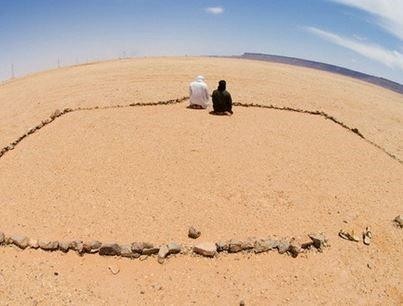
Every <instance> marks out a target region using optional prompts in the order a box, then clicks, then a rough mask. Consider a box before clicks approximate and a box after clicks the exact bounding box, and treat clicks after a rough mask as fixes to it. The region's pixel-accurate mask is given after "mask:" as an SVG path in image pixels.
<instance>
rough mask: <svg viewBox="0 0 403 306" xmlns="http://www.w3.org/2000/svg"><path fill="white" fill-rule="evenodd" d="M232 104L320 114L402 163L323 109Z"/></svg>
mask: <svg viewBox="0 0 403 306" xmlns="http://www.w3.org/2000/svg"><path fill="white" fill-rule="evenodd" d="M233 105H234V106H241V107H258V108H268V109H274V110H281V111H288V112H295V113H303V114H309V115H314V116H321V117H323V118H325V119H328V120H331V121H332V122H334V123H336V124H338V125H340V126H341V127H343V128H344V129H346V130H349V131H350V132H353V133H354V134H356V135H358V136H359V137H360V138H362V139H363V140H365V141H366V142H367V143H369V144H371V145H373V146H374V147H376V148H377V149H379V150H381V151H382V152H383V153H385V154H387V155H388V156H389V157H391V158H393V159H394V160H396V161H398V162H399V163H400V164H403V161H402V160H400V159H399V158H398V157H397V156H396V155H394V154H392V153H390V152H388V151H386V150H385V149H384V148H382V147H381V146H380V145H378V144H376V143H374V142H373V141H371V140H369V139H367V138H365V137H364V135H363V134H361V132H360V131H359V130H358V129H357V128H351V127H349V126H348V125H346V124H345V123H343V122H341V121H340V120H337V119H336V118H335V117H333V116H331V115H329V114H327V113H325V112H323V111H311V110H304V109H300V108H293V107H288V106H275V105H272V104H270V105H262V104H256V103H242V102H234V103H233Z"/></svg>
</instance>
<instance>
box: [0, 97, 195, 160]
mask: <svg viewBox="0 0 403 306" xmlns="http://www.w3.org/2000/svg"><path fill="white" fill-rule="evenodd" d="M187 99H189V97H182V98H179V99H173V100H167V101H159V102H149V103H131V104H128V105H112V106H94V107H78V108H65V109H63V110H62V111H60V110H56V111H55V112H53V113H52V114H51V115H50V117H49V118H47V119H45V120H42V121H41V123H39V124H38V125H37V126H35V127H33V128H31V129H30V130H28V132H26V133H25V134H23V135H22V136H20V137H19V138H17V139H16V140H14V141H13V142H12V143H10V144H9V145H8V146H6V147H4V148H2V149H1V150H0V158H1V157H2V156H3V155H4V154H6V153H7V152H9V151H11V150H14V148H15V147H16V146H17V145H18V144H19V143H20V142H21V141H22V140H24V139H25V138H26V137H28V136H29V135H32V134H34V133H36V132H38V131H39V130H40V129H42V128H43V127H45V126H47V125H48V124H50V123H52V122H53V121H55V120H56V119H57V118H59V117H62V116H64V115H66V114H68V113H72V112H77V111H90V110H103V109H115V108H127V107H136V106H157V105H171V104H178V103H182V102H184V101H186V100H187Z"/></svg>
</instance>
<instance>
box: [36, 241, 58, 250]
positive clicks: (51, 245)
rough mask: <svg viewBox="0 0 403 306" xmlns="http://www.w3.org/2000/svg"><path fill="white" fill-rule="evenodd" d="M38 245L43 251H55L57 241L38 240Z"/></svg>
mask: <svg viewBox="0 0 403 306" xmlns="http://www.w3.org/2000/svg"><path fill="white" fill-rule="evenodd" d="M38 244H39V247H40V248H41V249H42V250H45V251H55V250H57V249H58V247H59V242H58V241H48V240H39V241H38Z"/></svg>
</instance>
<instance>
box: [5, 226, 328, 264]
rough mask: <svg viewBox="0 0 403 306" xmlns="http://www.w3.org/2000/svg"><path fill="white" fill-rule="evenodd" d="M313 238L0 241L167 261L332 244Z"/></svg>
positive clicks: (292, 250) (285, 251) (289, 252)
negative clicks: (191, 241)
mask: <svg viewBox="0 0 403 306" xmlns="http://www.w3.org/2000/svg"><path fill="white" fill-rule="evenodd" d="M308 237H309V241H306V242H303V243H301V242H299V241H297V240H296V239H294V238H291V239H285V238H284V239H273V238H263V239H254V238H249V239H247V240H234V239H232V240H229V241H220V242H202V243H198V244H196V245H192V246H184V245H180V244H177V243H174V242H171V243H167V244H161V245H155V244H153V243H149V242H133V243H131V244H123V245H122V244H118V243H115V242H113V243H102V242H100V241H97V240H94V241H88V242H84V241H82V240H74V241H50V240H36V239H32V238H29V237H27V236H21V235H12V236H6V235H5V234H4V233H2V232H0V245H1V246H7V245H14V246H16V247H18V248H20V249H23V250H25V249H27V248H30V249H33V250H43V251H49V252H55V251H61V252H64V253H67V252H69V251H74V252H76V253H77V254H79V255H81V256H83V255H84V254H99V255H101V256H120V257H126V258H131V259H135V258H140V259H146V258H148V257H149V256H153V257H157V259H158V262H159V263H161V264H162V263H163V262H164V261H165V259H166V258H167V257H169V255H175V254H180V255H190V256H204V257H210V258H213V257H216V256H217V255H218V254H219V253H226V254H233V253H239V252H243V253H252V254H258V253H264V252H269V251H278V253H279V254H287V255H291V256H292V257H297V256H298V255H299V254H301V253H305V252H308V251H310V250H313V251H318V252H322V250H323V248H325V247H328V246H329V244H328V241H327V239H326V238H325V236H324V234H323V233H319V234H309V235H308Z"/></svg>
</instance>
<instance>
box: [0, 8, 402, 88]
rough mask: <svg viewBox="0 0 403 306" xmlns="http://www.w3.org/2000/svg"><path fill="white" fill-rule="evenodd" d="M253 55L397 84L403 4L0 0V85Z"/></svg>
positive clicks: (400, 74) (399, 72) (400, 54)
mask: <svg viewBox="0 0 403 306" xmlns="http://www.w3.org/2000/svg"><path fill="white" fill-rule="evenodd" d="M243 52H261V53H269V54H278V55H285V56H294V57H300V58H305V59H311V60H317V61H321V62H326V63H331V64H335V65H340V66H344V67H347V68H351V69H354V70H358V71H362V72H365V73H369V74H374V75H377V76H382V77H385V78H388V79H391V80H394V81H397V82H399V83H403V0H221V1H213V0H211V1H210V0H208V1H207V0H206V1H203V0H198V1H196V0H0V80H4V79H8V78H10V76H11V65H12V64H13V65H14V71H15V75H16V76H22V75H25V74H27V73H31V72H35V71H40V70H45V69H49V68H55V67H57V66H58V62H59V63H60V65H61V66H66V65H73V64H76V63H83V62H87V61H93V60H102V59H111V58H118V57H121V56H124V55H126V56H158V55H206V54H211V55H234V54H241V53H243Z"/></svg>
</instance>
